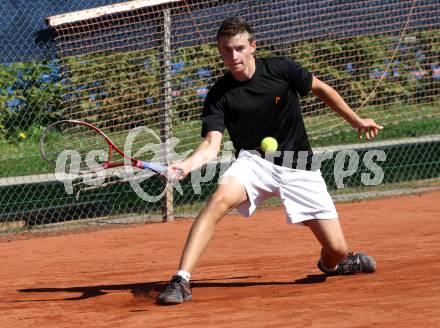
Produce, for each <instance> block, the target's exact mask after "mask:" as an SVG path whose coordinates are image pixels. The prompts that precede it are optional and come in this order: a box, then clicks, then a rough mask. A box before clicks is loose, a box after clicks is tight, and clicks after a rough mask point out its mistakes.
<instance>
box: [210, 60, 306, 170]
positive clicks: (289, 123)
mask: <svg viewBox="0 0 440 328" xmlns="http://www.w3.org/2000/svg"><path fill="white" fill-rule="evenodd" d="M311 86H312V74H311V73H310V72H308V71H307V70H305V69H304V68H302V67H301V66H300V65H299V64H298V63H296V62H295V61H293V60H290V59H288V58H264V59H263V58H261V59H260V58H257V59H256V70H255V73H254V75H253V76H252V78H251V79H250V80H247V81H237V80H235V79H234V77H233V76H232V74H231V73H230V72H228V73H226V74H225V75H224V76H223V77H221V78H220V79H219V80H218V81H217V82H216V83H215V84H214V86H213V87H212V88H211V90H210V91H209V93H208V95H207V98H206V101H205V105H204V108H203V113H202V137H205V136H206V134H207V133H208V132H210V131H220V132H222V133H223V131H224V129H225V128H226V129H227V130H228V132H229V135H230V138H231V141H232V143H233V145H234V148H235V149H236V150H237V153H238V152H239V151H240V150H242V149H244V150H256V151H260V148H259V147H260V143H261V140H262V139H263V138H264V137H267V136H271V137H274V138H275V139H277V141H278V150H279V151H280V154H277V155H276V158H275V164H278V165H283V166H289V167H293V168H295V167H296V166H297V160H298V152H301V153H302V155H300V156H301V158H302V156H304V153H305V156H306V159H307V160H306V162H307V169H309V166H310V161H311V157H312V151H311V148H310V144H309V140H308V138H307V133H306V130H305V127H304V122H303V118H302V115H301V108H300V105H299V99H298V97H299V96H305V95H306V94H307V93H308V92H309V91H310V88H311ZM286 151H289V152H286ZM287 153H289V156H290V157H292V154H293V158H290V159H288V160H284V157H285V156H284V154H287ZM298 166H300V165H298Z"/></svg>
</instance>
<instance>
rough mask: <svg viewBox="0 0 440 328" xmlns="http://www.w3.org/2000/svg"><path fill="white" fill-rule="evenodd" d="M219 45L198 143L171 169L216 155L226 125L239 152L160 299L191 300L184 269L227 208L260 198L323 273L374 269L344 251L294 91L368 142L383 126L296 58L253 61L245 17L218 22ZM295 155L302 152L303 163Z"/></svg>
mask: <svg viewBox="0 0 440 328" xmlns="http://www.w3.org/2000/svg"><path fill="white" fill-rule="evenodd" d="M217 42H218V49H219V52H220V55H221V57H222V58H223V61H224V63H225V65H226V66H227V67H228V69H229V71H228V72H227V73H226V74H225V75H224V76H223V77H222V78H220V79H219V80H218V81H217V83H216V84H215V85H214V86H213V87H212V89H211V90H210V92H209V94H208V96H207V99H206V102H205V105H204V109H203V113H202V123H203V124H202V137H203V138H204V139H203V141H202V143H201V144H200V145H199V147H198V148H197V149H196V150H195V151H194V152H193V154H192V155H191V156H190V157H188V158H187V159H185V160H184V161H182V162H179V163H176V164H173V165H172V166H171V168H170V170H172V171H173V172H174V173H177V170H181V171H182V172H183V176H186V175H187V174H189V173H190V172H191V171H192V170H195V169H197V168H199V167H201V166H202V165H205V164H207V163H208V162H209V161H210V160H213V159H215V158H216V157H217V154H218V152H219V151H220V145H221V139H222V134H223V131H224V129H225V128H227V129H228V131H229V134H230V137H231V140H232V142H233V145H234V147H235V149H236V150H237V153H239V154H238V158H237V160H236V161H235V162H234V163H233V164H232V165H231V167H230V168H229V169H228V170H227V171H226V172H225V173H224V175H223V176H222V178H221V180H220V183H219V185H218V188H217V190H216V191H215V192H214V194H213V195H212V196H211V197H210V199H209V200H208V202H207V203H206V205H205V206H204V208H203V209H202V211H201V212H200V214H199V215H198V216H197V218H196V219H195V221H194V223H193V225H192V228H191V231H190V233H189V236H188V239H187V241H186V245H185V248H184V250H183V254H182V257H181V261H180V266H179V270H178V271H177V274H176V275H175V276H173V277H172V279H171V281H170V282H169V284H168V286H167V288H166V289H165V291H164V292H163V293H162V294H161V295H160V296H159V298H158V303H159V304H178V303H181V302H184V301H189V300H191V299H192V295H191V289H190V283H189V279H190V274H191V272H192V271H193V270H194V267H195V265H196V263H197V261H198V260H199V258H200V256H201V254H202V252H203V251H204V250H205V248H206V247H207V245H208V243H209V241H210V240H211V238H212V236H213V234H214V230H215V228H216V225H217V223H218V222H219V220H220V219H221V218H223V217H224V216H225V215H226V214H227V213H228V212H229V211H231V210H232V209H233V208H237V210H238V211H239V212H240V213H241V214H243V215H244V216H249V215H251V214H252V212H253V211H254V210H255V208H256V207H257V206H258V204H259V203H261V202H262V201H263V200H264V199H266V198H268V197H272V196H278V197H279V198H280V199H281V200H282V202H283V205H284V206H285V209H286V213H287V217H288V222H289V223H302V224H304V225H306V226H308V227H309V228H310V229H311V231H312V232H313V234H314V235H315V236H316V238H317V239H318V241H319V242H320V243H321V245H322V251H321V258H320V259H319V261H318V267H319V269H320V270H321V271H323V272H324V273H326V274H328V275H337V274H353V273H366V272H374V271H375V269H376V264H375V262H374V260H373V258H371V257H370V256H368V255H366V254H363V253H357V254H352V253H348V248H347V243H346V241H345V238H344V234H343V232H342V229H341V226H340V223H339V220H338V214H337V212H336V209H335V206H334V204H333V201H332V200H331V198H330V195H329V194H328V192H327V188H326V185H325V182H324V180H323V178H322V176H321V173H320V171H319V170H316V169H313V167H312V160H313V158H312V155H313V154H312V151H311V148H310V145H309V141H308V138H307V134H306V131H305V128H304V123H303V119H302V116H301V109H300V106H299V100H298V96H299V95H300V96H305V95H306V94H307V93H308V92H309V91H312V92H313V93H314V94H315V95H316V96H317V97H318V98H320V99H321V100H322V101H324V102H325V103H326V104H327V105H328V106H329V107H330V108H331V109H332V110H334V111H335V112H336V113H338V114H339V115H341V116H342V117H343V118H344V119H345V120H346V121H347V122H348V123H349V124H350V125H351V126H352V127H353V128H355V129H357V130H358V137H359V138H362V135H363V134H365V137H366V138H367V139H370V138H374V137H375V136H376V135H377V133H378V131H379V129H382V127H381V126H379V125H378V124H376V123H375V122H374V121H373V120H372V119H361V118H360V117H359V116H358V115H356V114H355V113H354V112H353V111H352V110H351V108H350V107H349V106H348V105H347V104H346V103H345V101H344V100H343V99H342V98H341V96H340V95H339V94H338V93H337V92H336V91H335V90H334V89H333V88H331V87H330V86H329V85H327V84H325V83H324V82H322V81H320V80H319V79H317V78H316V77H314V76H313V75H312V74H311V73H309V72H308V71H306V70H305V69H303V68H302V67H301V66H300V65H298V64H297V63H296V62H294V61H292V60H290V59H286V58H269V59H256V58H255V57H254V55H253V54H254V52H255V49H256V43H255V40H254V37H253V34H252V30H251V28H250V27H249V25H248V24H247V23H246V22H245V21H244V20H243V19H241V18H238V17H231V18H227V19H226V20H224V21H223V23H222V24H221V26H220V28H219V31H218V33H217ZM266 136H271V137H274V138H275V139H277V141H278V144H279V146H278V150H279V151H280V152H279V153H277V156H269V157H270V158H269V157H267V156H266V157H265V156H264V155H265V154H263V153H262V151H261V149H260V148H259V147H260V143H261V140H262V139H263V138H264V137H266ZM300 153H302V154H305V160H303V161H302V162H303V163H301V160H300V156H299V154H300ZM303 157H304V156H303ZM299 167H301V168H300V169H298V168H299Z"/></svg>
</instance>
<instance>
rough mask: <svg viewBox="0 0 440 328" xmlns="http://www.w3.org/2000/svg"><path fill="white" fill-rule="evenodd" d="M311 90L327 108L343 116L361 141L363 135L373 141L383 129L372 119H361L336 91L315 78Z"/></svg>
mask: <svg viewBox="0 0 440 328" xmlns="http://www.w3.org/2000/svg"><path fill="white" fill-rule="evenodd" d="M311 90H312V92H313V93H314V94H315V95H316V96H317V97H318V98H319V99H321V100H322V101H323V102H324V103H325V104H326V105H327V106H329V107H330V108H331V109H332V110H333V111H335V112H336V113H338V114H339V115H341V116H342V117H343V118H344V119H345V120H346V121H347V122H348V123H349V124H350V125H351V126H352V127H353V128H355V129H357V130H358V138H359V140H360V139H362V134H363V133H365V138H366V139H367V140H369V139H373V138H374V137H376V136H377V134H378V133H379V130H381V129H383V126H381V125H379V124H377V123H376V122H374V120H372V119H371V118H367V119H362V118H360V117H359V116H358V115H357V114H356V113H355V112H354V111H353V110H352V109H351V108H350V106H348V104H347V103H346V102H345V100H344V99H343V98H342V97H341V95H340V94H339V93H338V92H337V91H336V90H335V89H333V88H332V87H331V86H329V85H328V84H327V83H324V82H322V81H321V80H319V79H318V78H316V77H315V76H314V77H313V81H312V88H311Z"/></svg>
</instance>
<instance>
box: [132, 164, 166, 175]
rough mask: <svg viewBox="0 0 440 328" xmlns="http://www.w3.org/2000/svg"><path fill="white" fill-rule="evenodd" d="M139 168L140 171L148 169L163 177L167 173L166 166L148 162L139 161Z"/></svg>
mask: <svg viewBox="0 0 440 328" xmlns="http://www.w3.org/2000/svg"><path fill="white" fill-rule="evenodd" d="M139 167H140V168H141V169H149V170H152V171H154V172H157V173H159V174H163V175H166V173H167V172H168V168H167V167H166V166H163V165H160V164H155V163H150V162H144V161H140V165H139Z"/></svg>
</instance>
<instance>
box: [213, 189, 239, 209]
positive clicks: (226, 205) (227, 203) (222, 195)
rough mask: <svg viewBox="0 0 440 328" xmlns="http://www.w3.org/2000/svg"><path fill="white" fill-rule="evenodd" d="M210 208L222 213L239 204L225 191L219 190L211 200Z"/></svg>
mask: <svg viewBox="0 0 440 328" xmlns="http://www.w3.org/2000/svg"><path fill="white" fill-rule="evenodd" d="M208 206H209V207H212V208H215V209H218V210H221V211H229V210H231V209H233V208H234V207H235V206H237V204H236V200H235V199H234V198H233V197H231V196H230V195H228V194H227V192H226V191H225V190H217V191H216V192H214V194H212V196H211V198H210V199H209V201H208Z"/></svg>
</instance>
